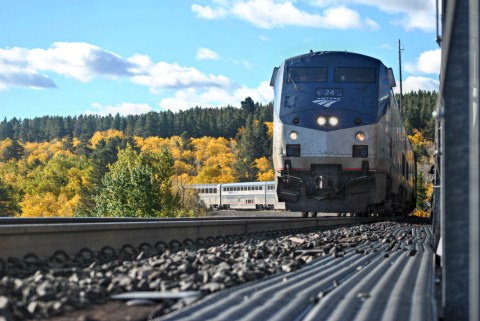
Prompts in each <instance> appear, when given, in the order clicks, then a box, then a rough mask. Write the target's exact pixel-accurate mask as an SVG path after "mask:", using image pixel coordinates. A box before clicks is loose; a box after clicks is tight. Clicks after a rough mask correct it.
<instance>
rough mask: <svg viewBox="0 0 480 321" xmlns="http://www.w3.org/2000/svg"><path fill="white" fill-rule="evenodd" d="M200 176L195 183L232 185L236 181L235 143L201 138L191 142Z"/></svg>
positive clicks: (222, 139)
mask: <svg viewBox="0 0 480 321" xmlns="http://www.w3.org/2000/svg"><path fill="white" fill-rule="evenodd" d="M191 143H192V145H193V149H194V155H195V160H194V164H195V168H196V169H197V171H198V175H197V176H196V177H195V178H194V180H193V181H194V182H195V183H230V182H234V181H235V176H234V172H233V163H234V162H235V156H234V154H233V152H232V146H233V141H231V140H227V139H226V138H223V137H219V138H212V137H201V138H193V139H192V140H191Z"/></svg>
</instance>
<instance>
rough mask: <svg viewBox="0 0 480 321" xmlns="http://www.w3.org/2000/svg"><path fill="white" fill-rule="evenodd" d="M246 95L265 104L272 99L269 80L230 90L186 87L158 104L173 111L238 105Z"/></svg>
mask: <svg viewBox="0 0 480 321" xmlns="http://www.w3.org/2000/svg"><path fill="white" fill-rule="evenodd" d="M246 97H251V98H252V99H253V100H254V101H255V102H259V103H263V104H266V103H269V102H271V101H272V100H273V89H272V87H270V85H269V82H262V83H260V85H259V86H258V87H257V88H248V87H246V86H240V87H238V88H236V89H232V90H228V89H225V88H209V89H207V90H199V89H195V88H188V89H182V90H178V91H176V92H175V94H174V95H173V96H172V97H168V98H164V99H162V100H161V101H160V102H159V106H160V107H161V108H162V109H164V110H167V109H169V110H172V111H173V112H176V111H179V110H185V109H188V108H191V107H195V106H202V107H219V106H227V105H231V106H239V104H240V102H241V101H242V100H244V99H245V98H246Z"/></svg>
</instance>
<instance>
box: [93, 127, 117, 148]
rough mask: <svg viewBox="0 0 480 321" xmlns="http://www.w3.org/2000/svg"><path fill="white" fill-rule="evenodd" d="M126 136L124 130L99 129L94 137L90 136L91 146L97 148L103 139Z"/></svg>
mask: <svg viewBox="0 0 480 321" xmlns="http://www.w3.org/2000/svg"><path fill="white" fill-rule="evenodd" d="M115 137H118V138H125V134H124V133H123V132H122V131H119V130H116V129H107V130H104V131H97V132H95V134H93V136H92V138H90V146H91V147H92V148H95V147H96V146H97V144H98V142H100V141H101V140H109V139H111V138H115Z"/></svg>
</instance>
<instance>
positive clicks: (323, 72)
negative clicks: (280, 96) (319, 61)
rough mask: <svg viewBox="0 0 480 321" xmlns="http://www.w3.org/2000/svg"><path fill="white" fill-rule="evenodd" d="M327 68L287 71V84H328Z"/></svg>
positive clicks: (293, 68)
mask: <svg viewBox="0 0 480 321" xmlns="http://www.w3.org/2000/svg"><path fill="white" fill-rule="evenodd" d="M327 71H328V69H327V68H326V67H292V68H288V69H287V72H288V74H287V82H289V83H299V82H326V81H327Z"/></svg>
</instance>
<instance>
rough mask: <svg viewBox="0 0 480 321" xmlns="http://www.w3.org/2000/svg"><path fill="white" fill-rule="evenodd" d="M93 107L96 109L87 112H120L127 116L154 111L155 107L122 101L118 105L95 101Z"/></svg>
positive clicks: (99, 113) (100, 113)
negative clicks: (104, 104)
mask: <svg viewBox="0 0 480 321" xmlns="http://www.w3.org/2000/svg"><path fill="white" fill-rule="evenodd" d="M92 107H93V108H94V109H95V110H87V111H85V114H87V115H90V114H94V115H102V116H106V115H109V114H110V115H116V114H120V115H122V116H127V115H139V114H145V113H148V112H151V111H153V108H152V107H151V106H150V105H148V104H134V103H121V104H119V105H116V106H112V105H106V106H103V105H102V104H100V103H93V104H92Z"/></svg>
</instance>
